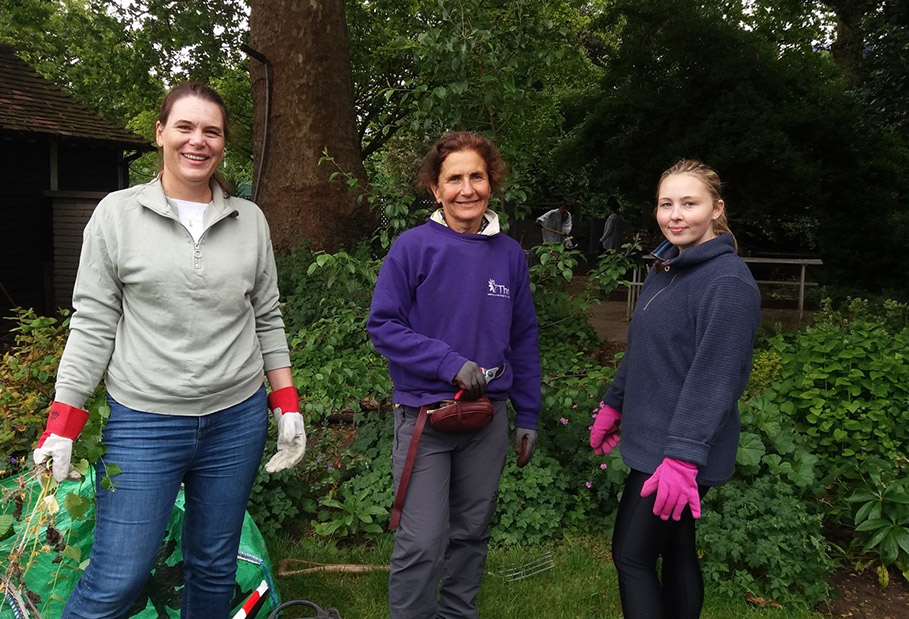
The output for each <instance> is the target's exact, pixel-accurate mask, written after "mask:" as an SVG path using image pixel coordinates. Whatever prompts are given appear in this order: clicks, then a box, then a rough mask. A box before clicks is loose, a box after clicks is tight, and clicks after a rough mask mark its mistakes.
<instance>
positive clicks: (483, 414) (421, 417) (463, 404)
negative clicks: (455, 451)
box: [388, 395, 496, 530]
mask: <svg viewBox="0 0 909 619" xmlns="http://www.w3.org/2000/svg"><path fill="white" fill-rule="evenodd" d="M495 412H496V410H495V408H494V407H493V405H492V402H490V400H489V398H487V397H486V396H485V395H484V396H480V399H478V400H469V401H465V400H443V401H442V402H437V403H436V404H432V405H430V406H423V407H421V408H420V412H419V413H417V421H416V423H415V424H414V426H413V435H412V436H411V439H410V447H408V448H407V458H406V459H405V460H404V470H403V471H402V472H401V482H400V483H399V484H398V492H397V493H396V494H395V504H394V507H392V509H391V521H390V522H389V523H388V528H389V529H390V530H394V529H397V528H398V522H399V521H400V520H401V510H402V509H404V497H405V496H407V484H408V483H410V472H411V471H412V470H413V461H414V459H415V458H416V457H417V447H419V445H420V437H422V436H423V427H424V426H425V425H426V419H427V418H428V419H429V423H431V424H432V427H433V429H435V430H438V431H439V432H445V433H447V434H470V433H471V432H476V431H477V430H479V429H480V428H483V427H485V426H488V425H489V422H491V421H492V418H493V416H494V415H495Z"/></svg>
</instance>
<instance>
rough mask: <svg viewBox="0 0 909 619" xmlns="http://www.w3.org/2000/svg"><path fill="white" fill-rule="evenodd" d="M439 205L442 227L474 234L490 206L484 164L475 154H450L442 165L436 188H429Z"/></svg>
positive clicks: (467, 151) (489, 192) (466, 151)
mask: <svg viewBox="0 0 909 619" xmlns="http://www.w3.org/2000/svg"><path fill="white" fill-rule="evenodd" d="M430 189H431V190H432V193H433V195H434V196H435V198H436V200H437V201H438V202H440V203H441V204H442V212H443V213H445V223H447V224H448V226H449V227H450V228H451V229H452V230H455V231H456V232H467V233H470V234H476V233H478V232H479V231H480V225H481V224H482V222H483V214H484V213H485V212H486V208H487V207H488V206H489V196H490V194H491V193H492V190H491V189H490V186H489V175H488V174H487V172H486V161H485V160H484V159H483V157H481V156H480V154H479V153H478V152H476V151H475V150H459V151H455V152H453V153H450V154H449V155H448V156H447V157H445V160H444V161H443V162H442V168H441V169H440V170H439V178H438V180H437V182H436V184H433V185H431V186H430Z"/></svg>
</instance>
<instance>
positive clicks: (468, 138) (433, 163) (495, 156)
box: [417, 131, 508, 195]
mask: <svg viewBox="0 0 909 619" xmlns="http://www.w3.org/2000/svg"><path fill="white" fill-rule="evenodd" d="M462 150H472V151H474V152H476V153H477V154H478V155H480V157H482V158H483V161H484V162H486V174H487V175H488V176H489V186H490V188H491V189H492V192H493V193H494V194H497V195H500V194H501V193H502V188H503V186H504V185H505V176H506V175H507V173H508V166H507V164H506V163H505V160H504V159H502V155H501V154H499V147H498V146H496V144H495V142H493V141H492V140H490V139H489V138H487V137H485V136H482V135H477V134H476V133H470V132H469V131H449V132H448V133H446V134H445V135H443V136H442V137H441V138H439V141H438V142H436V143H435V144H433V146H432V148H430V149H429V152H428V153H427V154H426V157H424V158H423V165H422V166H421V167H420V173H419V174H418V175H417V188H418V189H424V190H426V191H431V190H432V187H433V186H434V185H438V184H439V174H440V173H441V171H442V163H444V161H445V158H446V157H448V155H450V154H451V153H457V152H460V151H462Z"/></svg>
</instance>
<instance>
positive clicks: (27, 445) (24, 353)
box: [0, 309, 116, 476]
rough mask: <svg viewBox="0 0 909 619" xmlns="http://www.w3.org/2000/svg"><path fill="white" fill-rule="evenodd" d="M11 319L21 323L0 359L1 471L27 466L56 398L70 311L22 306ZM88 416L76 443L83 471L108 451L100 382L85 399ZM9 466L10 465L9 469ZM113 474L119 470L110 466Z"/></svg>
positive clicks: (77, 462)
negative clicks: (40, 311)
mask: <svg viewBox="0 0 909 619" xmlns="http://www.w3.org/2000/svg"><path fill="white" fill-rule="evenodd" d="M10 319H11V320H15V321H16V322H17V323H18V324H17V325H16V326H15V327H14V328H13V329H12V331H13V332H14V333H15V334H16V336H15V340H14V342H13V346H12V348H11V349H10V350H9V351H8V352H6V353H4V354H3V357H2V359H0V386H2V389H0V409H2V410H3V411H4V414H3V418H2V420H0V457H2V461H0V476H5V475H6V474H7V473H10V474H12V473H15V472H17V471H18V470H20V469H21V468H22V467H23V466H25V465H27V462H28V461H29V456H30V454H31V451H32V449H33V448H34V446H35V444H36V443H37V442H38V438H39V437H40V436H41V432H42V431H43V430H44V425H45V422H46V421H47V411H48V410H49V408H50V404H51V402H53V400H54V383H55V381H56V378H57V366H58V365H59V363H60V357H61V355H62V354H63V347H64V346H65V344H66V337H67V334H68V329H69V312H68V311H66V310H62V311H61V313H60V318H53V317H45V316H37V315H36V314H35V312H34V310H32V309H18V310H16V315H15V316H14V317H12V318H10ZM85 407H86V409H88V411H89V413H90V415H89V420H88V423H86V425H85V428H84V429H83V430H82V434H81V435H80V437H79V440H78V441H76V442H75V444H74V445H73V465H74V466H75V467H76V469H77V470H79V471H80V472H82V473H85V471H87V470H88V466H89V464H91V463H94V462H95V461H96V460H97V459H98V458H100V457H101V456H102V455H103V453H104V447H103V446H102V445H101V428H102V426H103V424H104V422H105V420H106V419H107V417H108V415H109V414H110V410H109V409H108V407H107V404H106V403H105V401H104V388H103V387H98V389H97V390H96V391H95V393H94V394H93V396H92V397H91V398H90V399H89V400H88V402H86V404H85ZM7 466H9V469H8V470H7ZM109 470H110V472H111V473H113V472H115V470H116V469H109Z"/></svg>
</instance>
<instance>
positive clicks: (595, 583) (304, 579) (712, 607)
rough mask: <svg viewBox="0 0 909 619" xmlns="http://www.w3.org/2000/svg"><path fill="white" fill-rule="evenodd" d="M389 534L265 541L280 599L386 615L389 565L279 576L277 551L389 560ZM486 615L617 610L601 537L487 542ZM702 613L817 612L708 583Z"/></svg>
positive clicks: (781, 618)
mask: <svg viewBox="0 0 909 619" xmlns="http://www.w3.org/2000/svg"><path fill="white" fill-rule="evenodd" d="M392 544H393V541H392V538H391V536H390V535H385V536H383V537H381V538H379V539H377V540H374V541H368V542H362V543H359V544H357V545H343V546H333V545H332V544H331V543H330V542H328V541H326V540H325V539H322V538H304V539H303V540H300V541H294V540H290V539H287V538H275V539H271V540H269V541H268V546H269V551H270V553H271V558H272V561H273V563H274V565H275V571H276V581H277V585H278V589H279V591H280V592H281V599H282V600H293V599H307V600H311V601H313V602H316V603H317V604H319V605H320V606H321V607H322V608H325V609H327V608H329V607H334V608H337V609H338V611H339V612H340V613H341V616H342V617H344V618H345V619H387V617H388V608H387V606H386V599H387V587H388V572H385V571H377V572H370V573H366V574H340V573H321V574H303V575H295V576H289V577H286V578H279V577H277V565H278V563H279V562H280V560H281V559H285V558H292V559H304V560H307V561H317V562H321V563H368V564H374V565H382V566H386V565H388V560H389V556H390V555H391V548H392ZM549 551H551V552H552V553H553V558H554V561H555V567H554V568H553V569H551V570H549V571H546V572H543V573H541V574H537V575H536V576H532V577H530V578H527V579H524V580H520V581H515V582H507V581H506V580H505V579H504V577H503V573H504V572H507V571H508V570H510V569H513V568H516V567H520V566H521V565H524V564H526V563H527V562H529V561H531V560H533V559H534V558H536V557H539V556H540V555H541V554H543V553H544V552H549ZM477 604H478V607H479V610H480V616H481V617H484V618H485V619H528V618H529V619H587V618H590V619H593V618H597V619H599V618H602V617H620V616H621V603H620V601H619V592H618V584H617V579H616V572H615V568H614V567H613V565H612V561H611V560H610V556H609V542H608V540H607V539H606V538H604V537H597V536H587V537H567V538H566V539H565V540H563V541H562V542H559V543H557V544H552V545H548V546H545V547H533V548H521V549H518V548H501V547H499V548H496V547H493V548H491V549H490V553H489V559H488V561H487V565H486V577H485V579H484V582H483V588H482V589H481V590H480V596H479V599H478V601H477ZM701 617H702V618H703V619H739V618H741V617H754V618H755V619H757V618H761V619H765V618H766V619H818V618H820V617H822V615H820V614H818V613H815V612H813V611H812V610H811V609H809V608H807V607H802V608H782V609H781V608H763V609H762V608H757V607H756V606H754V605H752V604H750V603H748V602H747V601H746V600H745V598H744V594H743V595H742V598H741V599H730V598H726V597H722V596H719V595H716V594H712V593H711V592H710V591H707V595H706V600H705V604H704V610H703V612H702V614H701Z"/></svg>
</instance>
